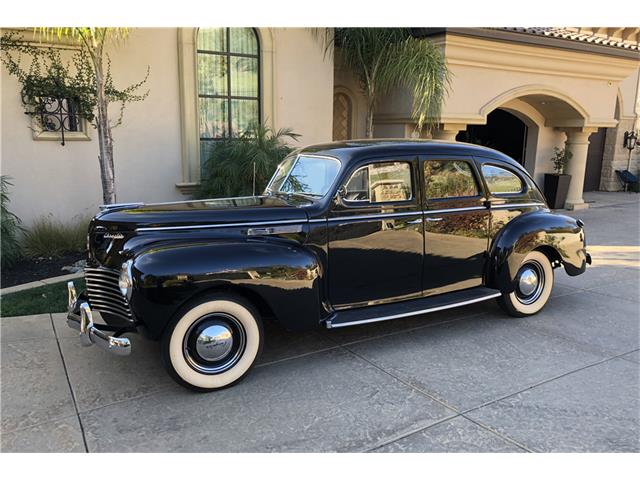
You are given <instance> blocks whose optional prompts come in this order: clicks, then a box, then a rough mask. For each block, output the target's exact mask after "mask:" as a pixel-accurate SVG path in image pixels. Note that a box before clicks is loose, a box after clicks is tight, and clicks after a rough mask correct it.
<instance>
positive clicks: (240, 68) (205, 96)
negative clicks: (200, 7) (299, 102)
mask: <svg viewBox="0 0 640 480" xmlns="http://www.w3.org/2000/svg"><path fill="white" fill-rule="evenodd" d="M196 55H197V62H196V66H197V88H198V119H199V120H198V123H199V131H200V158H201V159H206V158H207V157H208V154H207V152H208V151H209V149H210V147H211V146H212V144H213V142H214V141H215V140H217V139H221V138H228V137H236V136H239V135H241V134H242V133H243V132H244V131H245V130H246V129H247V128H248V127H249V126H250V125H251V124H253V123H259V122H260V74H259V72H260V46H259V45H258V36H257V34H256V32H255V30H254V29H252V28H200V29H198V34H197V46H196Z"/></svg>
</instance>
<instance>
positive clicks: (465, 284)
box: [68, 140, 591, 391]
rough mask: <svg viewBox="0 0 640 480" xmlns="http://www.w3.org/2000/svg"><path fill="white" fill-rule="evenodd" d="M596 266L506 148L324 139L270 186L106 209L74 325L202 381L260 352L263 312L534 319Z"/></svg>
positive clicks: (355, 319) (304, 318)
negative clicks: (255, 192)
mask: <svg viewBox="0 0 640 480" xmlns="http://www.w3.org/2000/svg"><path fill="white" fill-rule="evenodd" d="M587 263H591V258H590V256H589V254H588V253H587V252H586V249H585V234H584V231H583V223H582V222H581V221H580V220H575V219H573V218H571V217H567V216H564V215H557V214H554V213H551V212H550V211H549V209H548V208H547V206H546V204H545V200H544V197H543V196H542V194H541V193H540V191H539V190H538V188H537V187H536V185H535V183H534V182H533V180H532V179H531V177H530V176H529V174H528V173H527V172H526V171H525V170H524V169H523V168H522V167H521V166H520V165H519V164H518V163H517V162H515V161H514V160H512V159H510V158H509V157H507V156H505V155H503V154H501V153H499V152H496V151H494V150H490V149H487V148H483V147H479V146H475V145H468V144H461V143H445V142H438V141H411V140H393V141H391V140H383V141H352V142H346V143H330V144H326V145H316V146H312V147H308V148H304V149H301V150H298V151H296V152H294V153H293V154H292V155H290V156H289V157H287V158H286V159H285V160H284V161H283V162H282V163H281V164H280V166H279V167H278V169H277V171H276V172H275V174H274V175H273V177H272V179H271V181H270V182H269V185H268V186H267V188H266V190H265V192H264V194H263V195H260V196H255V197H241V198H227V199H214V200H202V201H188V202H172V203H159V204H148V205H146V204H120V205H107V206H105V207H103V210H102V211H101V212H100V213H99V214H98V215H97V216H96V217H95V218H94V219H93V220H92V222H91V225H90V227H89V235H88V264H87V268H86V271H85V278H86V285H87V289H86V292H83V293H81V294H80V295H79V296H78V295H76V291H75V288H74V286H73V284H72V283H70V284H69V286H68V287H69V314H68V324H69V325H70V326H71V327H73V328H75V329H78V330H79V331H80V337H81V340H82V343H84V344H85V345H91V344H94V343H95V344H98V345H100V346H101V347H103V348H105V349H107V350H109V351H111V352H113V353H115V354H119V355H126V354H128V353H129V352H130V349H131V344H130V340H129V339H127V338H123V337H121V335H122V334H124V333H126V332H132V331H141V332H142V333H144V334H145V335H146V336H148V337H149V338H151V339H158V340H160V341H161V343H162V347H161V351H162V360H163V363H164V364H165V366H166V368H167V370H168V372H169V373H170V374H171V376H172V377H173V378H174V379H175V380H177V381H178V382H179V383H181V384H183V385H185V386H187V387H189V388H192V389H194V390H199V391H208V390H215V389H219V388H223V387H227V386H229V385H231V384H233V383H235V382H237V381H239V380H240V379H241V378H242V377H243V376H244V375H245V374H246V373H247V372H248V371H249V369H250V368H251V366H252V365H253V364H254V363H255V362H256V359H257V358H258V356H259V355H260V351H261V349H262V345H263V337H264V333H263V328H262V320H261V319H262V318H272V319H274V320H275V321H277V322H279V323H280V324H281V325H283V326H284V327H285V328H287V329H290V330H303V329H312V328H319V327H324V328H338V327H344V326H348V325H357V324H364V323H368V322H377V321H382V320H390V319H394V318H401V317H407V316H411V315H417V314H421V313H427V312H435V311H438V310H443V309H447V308H453V307H457V306H461V305H467V304H470V303H475V302H480V301H484V300H489V299H492V298H497V299H498V302H499V303H500V305H501V306H502V307H503V308H504V310H505V311H506V312H507V313H509V314H510V315H514V316H525V315H532V314H535V313H537V312H538V311H540V309H542V307H543V306H544V305H545V303H546V302H547V300H548V299H549V295H550V294H551V289H552V287H553V269H554V268H557V267H560V266H563V267H564V269H565V270H566V272H567V273H568V274H569V275H578V274H580V273H583V272H584V271H585V268H586V264H587ZM92 311H97V312H100V315H101V317H102V319H103V321H104V324H96V323H93V317H92Z"/></svg>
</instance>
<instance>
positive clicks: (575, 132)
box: [565, 128, 597, 210]
mask: <svg viewBox="0 0 640 480" xmlns="http://www.w3.org/2000/svg"><path fill="white" fill-rule="evenodd" d="M596 130H597V129H595V128H568V129H566V130H565V132H566V134H567V141H566V143H565V148H566V149H567V150H569V151H570V152H571V153H572V154H573V156H572V157H571V160H569V162H568V164H567V167H566V169H565V173H568V174H569V175H571V183H570V184H569V192H568V193H567V201H566V203H565V208H568V209H569V210H581V209H584V208H589V205H588V204H586V203H585V202H584V200H583V198H582V190H583V188H584V174H585V171H586V169H587V151H588V150H589V135H591V134H592V133H593V132H595V131H596Z"/></svg>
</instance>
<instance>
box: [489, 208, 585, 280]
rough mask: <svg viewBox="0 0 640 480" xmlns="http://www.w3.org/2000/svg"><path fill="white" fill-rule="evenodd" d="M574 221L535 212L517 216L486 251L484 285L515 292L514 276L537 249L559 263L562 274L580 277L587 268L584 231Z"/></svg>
mask: <svg viewBox="0 0 640 480" xmlns="http://www.w3.org/2000/svg"><path fill="white" fill-rule="evenodd" d="M581 225H582V224H581V223H579V221H578V220H576V219H574V218H572V217H568V216H566V215H558V214H555V213H551V212H548V211H544V210H538V211H534V212H530V213H525V214H523V215H520V216H518V217H516V218H514V219H513V220H511V221H510V222H509V223H507V224H506V225H505V226H504V227H503V228H502V230H501V231H500V232H498V234H497V235H496V236H495V237H494V241H493V244H492V245H491V248H490V250H489V255H490V256H489V258H490V262H489V271H488V274H487V276H488V281H487V284H488V285H489V286H492V287H494V288H497V289H499V290H501V291H506V292H511V291H513V289H514V288H515V282H514V279H515V276H516V273H517V272H518V269H519V268H520V265H521V264H522V261H523V259H524V257H525V256H526V255H527V254H528V253H529V252H530V251H532V250H536V249H541V250H542V251H543V252H545V253H547V254H550V255H552V256H554V257H555V258H552V259H551V260H554V259H557V260H560V261H561V262H562V264H563V265H564V268H565V270H566V272H567V273H568V274H569V275H572V276H575V275H579V274H581V273H583V272H584V271H585V269H586V264H587V252H586V248H585V242H584V231H583V228H582V226H581Z"/></svg>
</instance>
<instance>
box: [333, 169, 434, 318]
mask: <svg viewBox="0 0 640 480" xmlns="http://www.w3.org/2000/svg"><path fill="white" fill-rule="evenodd" d="M417 166H418V163H417V158H416V157H415V156H413V157H396V158H393V159H378V160H371V161H367V162H364V163H361V164H359V165H357V166H354V168H352V169H351V170H350V171H349V172H348V173H347V175H345V177H344V179H343V182H342V187H341V192H342V193H341V195H339V197H338V198H337V199H336V200H334V204H333V205H332V208H331V210H330V213H329V217H328V239H329V265H328V273H327V277H328V285H329V299H330V301H331V303H332V305H333V306H334V308H337V309H341V308H349V307H358V306H365V305H370V304H374V303H385V302H391V301H394V300H400V299H404V298H410V297H419V296H420V295H421V294H422V256H423V248H424V240H423V231H422V208H421V204H420V198H419V191H420V189H419V188H418V185H419V183H418V182H417V179H418V178H419V177H418V171H417Z"/></svg>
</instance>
